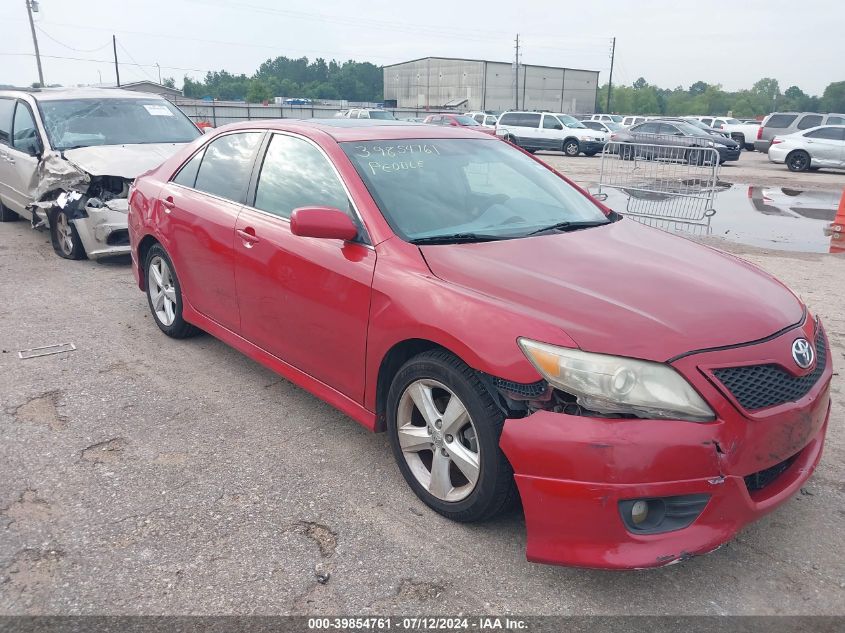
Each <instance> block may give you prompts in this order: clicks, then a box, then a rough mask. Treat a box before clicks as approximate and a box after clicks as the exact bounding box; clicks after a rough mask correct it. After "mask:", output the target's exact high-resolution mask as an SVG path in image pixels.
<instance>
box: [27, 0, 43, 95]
mask: <svg viewBox="0 0 845 633" xmlns="http://www.w3.org/2000/svg"><path fill="white" fill-rule="evenodd" d="M25 1H26V13H27V15H28V16H29V30H30V31H32V44H33V46H35V63H36V64H38V83H39V84H40V85H41V87H44V73H43V72H42V71H41V53H40V52H39V51H38V38H37V37H35V22H34V21H33V19H32V12H33V11H35V12H37V11H38V1H37V0H25Z"/></svg>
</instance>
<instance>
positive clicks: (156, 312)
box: [144, 244, 201, 338]
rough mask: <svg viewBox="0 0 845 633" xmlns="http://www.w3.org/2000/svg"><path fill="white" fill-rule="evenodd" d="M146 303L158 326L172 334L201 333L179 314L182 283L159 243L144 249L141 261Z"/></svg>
mask: <svg viewBox="0 0 845 633" xmlns="http://www.w3.org/2000/svg"><path fill="white" fill-rule="evenodd" d="M144 275H145V279H146V286H147V303H148V304H149V306H150V312H151V313H152V315H153V320H154V321H155V322H156V325H157V326H158V329H160V330H161V331H162V332H164V333H165V334H167V336H169V337H171V338H188V337H190V336H196V335H197V334H199V333H200V331H201V330H200V329H199V328H197V327H196V326H194V325H191V324H190V323H188V322H187V321H185V319H184V318H183V317H182V306H183V303H182V287H181V286H180V285H179V278H178V277H177V276H176V269H175V268H173V262H172V261H170V256H169V255H168V254H167V251H165V250H164V248H163V247H162V246H161V245H160V244H155V245H153V246H152V248H150V250H149V252H148V253H147V260H146V261H145V262H144Z"/></svg>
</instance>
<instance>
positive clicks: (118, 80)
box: [107, 35, 120, 88]
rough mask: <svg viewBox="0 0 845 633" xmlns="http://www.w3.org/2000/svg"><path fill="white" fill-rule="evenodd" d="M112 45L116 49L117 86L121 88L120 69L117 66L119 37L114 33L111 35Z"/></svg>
mask: <svg viewBox="0 0 845 633" xmlns="http://www.w3.org/2000/svg"><path fill="white" fill-rule="evenodd" d="M107 46H108V45H107ZM111 47H112V50H113V51H114V74H115V77H117V87H118V88H120V69H119V68H118V67H117V38H116V37H115V36H114V35H112V36H111Z"/></svg>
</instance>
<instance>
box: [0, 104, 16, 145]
mask: <svg viewBox="0 0 845 633" xmlns="http://www.w3.org/2000/svg"><path fill="white" fill-rule="evenodd" d="M14 109H15V100H14V99H4V98H2V97H0V144H4V145H9V144H11V142H12V111H13V110H14Z"/></svg>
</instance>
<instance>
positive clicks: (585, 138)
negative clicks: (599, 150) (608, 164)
mask: <svg viewBox="0 0 845 633" xmlns="http://www.w3.org/2000/svg"><path fill="white" fill-rule="evenodd" d="M581 140H582V141H595V140H598V139H596V137H595V136H585V137H584V138H583V139H581Z"/></svg>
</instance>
